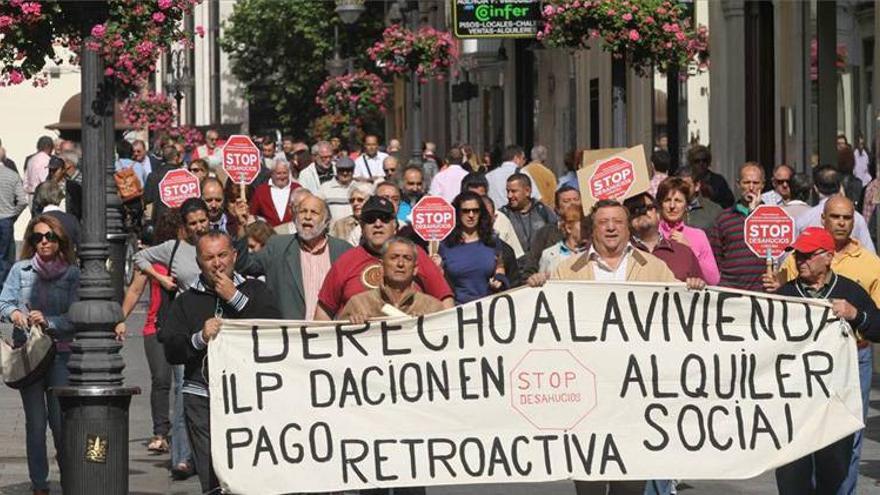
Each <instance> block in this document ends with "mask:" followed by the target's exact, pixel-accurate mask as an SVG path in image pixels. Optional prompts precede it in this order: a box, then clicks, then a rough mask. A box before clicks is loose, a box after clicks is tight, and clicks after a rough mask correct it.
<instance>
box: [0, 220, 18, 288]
mask: <svg viewBox="0 0 880 495" xmlns="http://www.w3.org/2000/svg"><path fill="white" fill-rule="evenodd" d="M14 229H15V218H13V217H9V218H0V285H3V282H5V281H6V275H8V274H9V269H10V268H11V267H12V264H11V263H9V261H8V260H9V250H10V249H11V250H12V251H13V253H12V255H13V259H15V230H14Z"/></svg>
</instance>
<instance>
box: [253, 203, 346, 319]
mask: <svg viewBox="0 0 880 495" xmlns="http://www.w3.org/2000/svg"><path fill="white" fill-rule="evenodd" d="M329 221H330V210H329V209H328V208H327V203H325V202H324V200H322V199H321V198H319V197H317V196H313V195H309V196H306V197H305V198H304V199H303V200H302V201H301V202H300V203H299V205H298V206H297V207H296V211H295V214H294V223H295V224H296V234H284V235H276V236H273V237H270V238H269V241H268V242H267V243H266V246H265V247H264V248H263V249H262V250H260V251H259V252H258V253H246V252H245V251H246V250H242V251H241V252H240V253H239V262H238V264H237V265H236V267H237V269H238V270H239V271H240V272H241V273H243V274H245V275H254V276H259V275H265V276H266V283H267V284H268V285H269V288H271V289H272V293H273V294H274V297H275V305H276V306H277V307H278V308H279V309H280V310H281V318H283V319H286V320H308V319H311V317H312V315H314V314H315V309H316V307H317V303H318V291H319V290H320V288H321V285H322V284H323V283H324V279H325V277H326V276H327V272H329V271H330V267H331V265H335V264H336V261H337V260H339V259H340V257H341V256H342V254H343V253H345V252H346V251H348V250H349V249H351V245H349V244H348V243H347V242H345V241H343V240H340V239H336V238H335V237H330V236H328V235H327V225H328V223H329Z"/></svg>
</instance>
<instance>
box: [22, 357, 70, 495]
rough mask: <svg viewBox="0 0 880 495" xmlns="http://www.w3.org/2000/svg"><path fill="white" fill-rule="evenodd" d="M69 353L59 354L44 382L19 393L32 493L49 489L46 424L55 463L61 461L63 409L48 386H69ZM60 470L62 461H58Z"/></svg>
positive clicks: (40, 381)
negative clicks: (50, 436)
mask: <svg viewBox="0 0 880 495" xmlns="http://www.w3.org/2000/svg"><path fill="white" fill-rule="evenodd" d="M69 359H70V352H59V353H58V354H56V355H55V361H54V362H53V363H52V366H51V367H50V368H49V371H48V372H47V373H46V376H44V377H43V379H42V380H39V381H37V382H36V383H32V384H30V385H29V386H27V387H24V388H23V389H20V390H19V393H20V394H21V402H22V403H23V404H24V419H25V437H26V441H25V445H26V446H27V462H28V474H29V475H30V478H31V487H32V489H33V490H48V489H49V461H48V459H47V455H48V454H47V452H46V424H47V423H48V424H49V427H50V428H51V429H52V440H53V441H54V443H55V454H56V459H55V460H56V461H60V460H61V446H62V445H63V443H64V440H63V437H62V435H61V406H60V405H59V403H58V398H57V397H55V394H54V393H52V392H50V391H49V387H57V386H61V385H66V384H67V377H68V375H69V373H68V371H67V361H68V360H69ZM59 467H60V462H59Z"/></svg>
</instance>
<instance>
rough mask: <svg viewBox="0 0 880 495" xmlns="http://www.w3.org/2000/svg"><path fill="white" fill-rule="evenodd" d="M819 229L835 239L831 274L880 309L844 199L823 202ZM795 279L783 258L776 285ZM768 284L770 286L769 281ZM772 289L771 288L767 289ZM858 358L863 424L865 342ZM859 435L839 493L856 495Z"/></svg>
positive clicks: (879, 284) (867, 367)
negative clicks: (860, 291)
mask: <svg viewBox="0 0 880 495" xmlns="http://www.w3.org/2000/svg"><path fill="white" fill-rule="evenodd" d="M822 226H823V227H824V228H825V230H827V231H828V232H829V233H831V236H832V237H833V238H834V247H835V251H834V258H832V260H831V270H832V271H833V272H834V273H837V274H838V275H842V276H844V277H846V278H848V279H850V280H852V281H854V282H856V283H857V284H859V285H860V286H861V287H862V288H863V289H865V291H866V292H867V293H868V294H869V295H870V296H871V299H872V300H873V301H874V304H876V305H878V307H880V258H878V257H877V255H876V254H874V253H873V252H871V251H869V250H868V249H866V248H865V247H864V246H862V244H861V243H860V242H859V241H858V240H856V239H855V238H854V237H852V233H853V229H854V227H855V208H854V206H853V203H852V201H850V200H849V199H847V197H846V196H832V197H830V198H828V200H827V201H826V202H825V206H824V208H823V210H822ZM797 276H798V270H797V266H796V265H795V261H794V256H789V257H787V258H786V260H785V262H784V263H783V264H782V268H780V270H779V276H778V279H779V280H778V281H776V282H775V283H780V284H781V283H785V282H788V281H789V280H794V279H795V278H797ZM770 282H771V284H772V283H773V282H772V281H770ZM768 288H770V289H772V288H773V287H772V285H770V286H768ZM856 347H857V348H858V355H859V383H860V385H861V388H862V420H863V421H865V420H866V418H867V417H868V397H869V395H870V392H871V376H872V374H873V352H872V350H873V347H872V346H871V343H870V342H868V341H867V340H864V339H861V338H860V339H859V340H858V341H857V342H856ZM862 433H863V430H862V431H858V432H856V434H855V441H854V442H853V453H852V457H851V459H850V466H849V473H848V474H847V477H846V481H844V483H843V485H842V488H841V490H840V491H839V492H838V493H855V487H856V481H857V480H858V477H859V458H860V457H861V451H862V436H863V435H862Z"/></svg>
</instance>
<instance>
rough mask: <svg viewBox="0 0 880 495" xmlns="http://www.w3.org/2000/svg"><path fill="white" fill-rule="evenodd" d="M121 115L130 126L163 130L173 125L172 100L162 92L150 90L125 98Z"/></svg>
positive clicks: (149, 129)
mask: <svg viewBox="0 0 880 495" xmlns="http://www.w3.org/2000/svg"><path fill="white" fill-rule="evenodd" d="M122 115H123V118H125V121H126V122H128V123H129V124H130V125H131V126H132V127H135V128H138V129H147V130H148V131H150V132H164V131H166V130H168V129H170V128H171V127H172V126H174V102H172V101H171V98H168V96H166V95H164V94H158V93H153V92H152V91H150V92H147V93H145V94H142V95H141V94H139V95H135V96H132V97H130V98H128V99H127V100H125V101H124V102H123V103H122Z"/></svg>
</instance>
